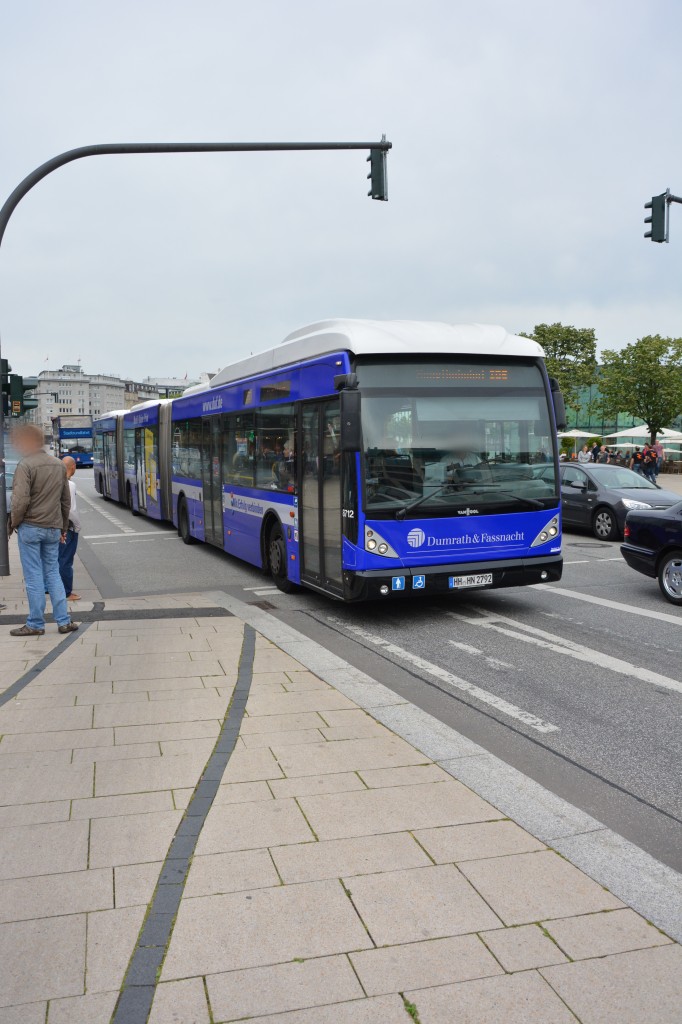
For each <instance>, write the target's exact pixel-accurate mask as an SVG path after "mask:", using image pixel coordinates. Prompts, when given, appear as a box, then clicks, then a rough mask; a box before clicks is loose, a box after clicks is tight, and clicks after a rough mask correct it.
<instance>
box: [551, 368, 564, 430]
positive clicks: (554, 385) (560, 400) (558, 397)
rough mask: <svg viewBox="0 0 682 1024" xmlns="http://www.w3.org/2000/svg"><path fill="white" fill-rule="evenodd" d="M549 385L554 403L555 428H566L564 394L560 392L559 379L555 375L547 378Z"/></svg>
mask: <svg viewBox="0 0 682 1024" xmlns="http://www.w3.org/2000/svg"><path fill="white" fill-rule="evenodd" d="M549 386H550V388H551V390H552V402H553V403H554V420H555V422H556V428H557V430H565V429H566V405H565V404H564V396H563V395H562V394H561V388H560V387H559V381H558V380H557V379H556V378H555V377H550V378H549Z"/></svg>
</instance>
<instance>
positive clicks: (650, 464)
mask: <svg viewBox="0 0 682 1024" xmlns="http://www.w3.org/2000/svg"><path fill="white" fill-rule="evenodd" d="M642 455H643V459H642V471H643V473H644V476H645V477H646V478H647V480H648V481H649V482H650V483H652V484H655V483H656V462H657V459H656V451H655V450H654V448H652V447H651V445H648V444H647V445H645V446H644V451H643V452H642Z"/></svg>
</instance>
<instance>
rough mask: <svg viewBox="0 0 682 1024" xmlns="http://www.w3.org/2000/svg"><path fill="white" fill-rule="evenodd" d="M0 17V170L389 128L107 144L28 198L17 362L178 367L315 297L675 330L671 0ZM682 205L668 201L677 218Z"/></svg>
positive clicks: (310, 312) (335, 3)
mask: <svg viewBox="0 0 682 1024" xmlns="http://www.w3.org/2000/svg"><path fill="white" fill-rule="evenodd" d="M4 22H5V23H4V25H3V31H2V33H0V58H1V59H0V126H1V128H2V135H1V137H2V139H3V160H2V164H1V166H0V193H2V194H3V195H4V194H8V193H9V192H10V191H11V189H12V188H13V187H14V186H15V185H16V183H17V182H18V181H19V180H20V179H21V177H22V176H23V175H24V174H25V173H27V172H28V171H29V170H31V169H32V168H33V167H34V166H36V165H37V164H38V163H40V162H41V161H42V160H44V159H46V158H48V157H49V156H51V155H53V154H54V153H56V152H59V151H61V150H64V149H67V148H70V147H72V146H76V145H81V144H84V143H88V142H100V141H122V140H125V141H142V140H145V141H148V140H152V141H153V140H164V139H166V140H193V139H209V140H211V139H230V140H239V139H260V140H267V139H282V140H287V139H314V140H320V139H373V138H377V137H379V136H380V135H381V133H382V132H383V131H386V132H387V134H388V137H389V138H390V139H391V140H392V141H393V143H394V149H393V151H392V152H391V154H390V156H389V194H390V200H389V202H388V203H387V204H380V203H373V202H371V201H370V200H369V199H367V198H366V195H365V193H366V188H367V185H366V180H365V174H366V170H367V168H366V165H365V161H364V154H361V153H333V154H325V153H320V154H305V153H304V154H268V155H261V154H257V155H256V154H235V155H216V156H169V157H151V156H150V157H112V158H96V159H90V160H86V161H83V162H81V163H79V164H72V165H70V166H69V167H66V168H64V169H62V170H60V171H58V172H56V173H55V174H54V175H52V176H51V177H50V178H48V179H46V180H45V181H44V182H42V183H41V184H40V185H39V186H37V188H36V189H35V190H34V192H33V193H32V194H31V195H30V196H28V197H27V198H26V199H25V200H24V201H23V202H22V203H21V205H20V207H19V208H18V210H17V212H16V214H15V215H14V217H13V218H12V221H11V223H10V226H9V228H8V231H7V234H6V237H5V240H4V242H3V246H2V251H1V252H0V308H1V309H2V324H1V325H0V326H1V328H2V337H3V348H4V350H5V351H6V353H7V354H8V355H9V356H10V358H11V360H12V361H13V363H14V364H16V365H17V366H20V369H21V371H22V372H24V373H29V372H34V371H36V370H37V369H39V368H40V367H41V366H42V364H43V360H44V359H45V356H46V355H47V354H48V353H49V355H50V364H51V365H53V366H56V365H59V363H61V362H62V361H64V362H73V361H74V360H75V358H76V357H77V356H78V355H80V356H81V357H82V359H83V365H84V367H85V368H86V369H88V370H92V371H105V372H106V371H114V372H118V373H122V374H123V373H125V374H126V375H133V376H138V377H141V376H143V375H146V374H159V375H171V374H178V375H183V374H184V373H185V372H186V371H188V372H189V373H190V374H192V373H195V372H199V371H200V370H202V369H214V368H216V367H218V366H223V365H225V364H226V363H227V362H229V361H230V360H232V359H236V358H239V357H241V356H243V355H244V354H247V353H248V352H250V351H256V350H258V349H261V348H265V347H269V346H270V345H273V344H277V343H278V342H279V341H280V340H281V338H283V337H284V336H285V335H286V334H287V333H289V331H291V330H293V329H294V328H296V327H298V326H300V325H302V324H304V323H307V322H310V321H313V320H316V319H319V318H323V317H327V316H333V315H350V316H376V317H414V318H419V319H436V320H450V321H462V320H477V321H484V322H485V321H487V322H495V321H498V322H502V323H504V324H505V326H507V327H508V328H510V329H512V330H521V329H525V330H527V329H530V328H532V326H533V325H534V324H535V323H538V322H541V321H545V320H548V321H551V322H554V321H556V320H563V321H566V322H572V323H577V324H578V325H579V326H594V327H596V329H597V334H598V337H599V338H600V341H601V343H602V344H603V345H605V346H608V347H619V346H620V345H621V344H623V343H625V342H627V341H629V340H632V339H633V338H635V337H637V336H640V335H642V334H646V333H662V334H676V335H680V334H682V323H681V321H682V317H681V313H682V308H681V306H680V300H679V266H680V263H679V252H680V250H681V248H682V212H681V211H680V209H679V208H674V209H673V210H672V230H671V236H672V242H671V244H670V245H669V246H654V245H652V244H651V243H649V242H645V241H644V239H643V237H642V234H643V230H644V227H643V217H644V211H643V209H642V206H643V203H644V201H645V200H646V199H647V198H648V197H649V196H650V195H651V193H652V192H654V191H656V192H657V191H661V190H663V189H664V188H665V187H666V186H667V185H670V186H671V187H672V188H673V190H675V189H677V191H678V192H679V191H681V190H682V181H680V182H677V183H676V181H675V180H673V179H672V178H671V175H672V174H673V173H674V172H675V171H676V170H677V169H678V168H680V167H681V166H682V159H681V156H682V152H681V151H682V143H681V142H680V139H679V133H676V132H674V131H673V130H672V125H671V122H670V116H671V115H670V112H669V104H668V103H667V100H666V97H674V96H675V95H677V94H679V92H680V86H681V85H682V70H681V68H680V63H679V60H678V54H677V52H676V46H677V44H676V39H677V38H678V37H679V30H680V28H681V27H682V24H681V22H682V15H681V14H680V8H679V5H677V4H675V3H674V2H672V0H670V2H654V3H650V4H648V5H646V7H644V6H642V5H639V4H637V3H616V2H610V0H605V2H602V3H600V4H593V3H589V2H587V0H582V2H577V3H573V4H572V5H570V7H568V6H560V5H556V4H546V3H539V2H529V0H517V2H516V3H514V4H509V3H508V2H504V0H500V2H491V0H484V2H479V3H477V4H475V5H471V4H466V3H464V2H459V0H457V2H454V0H422V3H420V4H418V5H416V4H414V3H412V2H409V3H408V2H403V0H390V2H385V0H364V2H357V0H326V2H325V3H324V4H320V3H319V2H314V0H290V2H289V3H287V4H283V3H281V2H278V0H252V2H251V3H250V4H243V3H236V2H231V0H227V2H226V0H220V2H217V0H216V2H212V0H202V2H199V3H196V4H192V5H188V4H186V3H178V2H174V0H170V2H168V0H164V2H160V0H147V2H145V3H144V4H140V3H135V2H132V0H120V2H119V3H117V4H116V5H104V4H90V3H86V2H84V0H66V2H64V3H61V4H59V5H55V4H52V3H49V2H47V0H45V2H29V3H27V4H23V5H14V6H13V8H12V10H11V12H10V13H7V12H5V15H4ZM676 215H678V216H676Z"/></svg>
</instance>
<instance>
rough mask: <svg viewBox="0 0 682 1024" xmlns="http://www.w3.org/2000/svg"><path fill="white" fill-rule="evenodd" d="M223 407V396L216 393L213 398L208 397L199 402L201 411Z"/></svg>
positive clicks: (211, 410)
mask: <svg viewBox="0 0 682 1024" xmlns="http://www.w3.org/2000/svg"><path fill="white" fill-rule="evenodd" d="M222 407H223V396H222V395H216V396H215V398H209V399H208V401H206V402H202V403H201V411H202V412H218V411H219V410H220V409H222Z"/></svg>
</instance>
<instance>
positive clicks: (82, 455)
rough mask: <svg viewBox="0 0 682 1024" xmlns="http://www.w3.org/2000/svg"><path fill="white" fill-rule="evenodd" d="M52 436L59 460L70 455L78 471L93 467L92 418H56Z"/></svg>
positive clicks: (53, 423)
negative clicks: (82, 468)
mask: <svg viewBox="0 0 682 1024" xmlns="http://www.w3.org/2000/svg"><path fill="white" fill-rule="evenodd" d="M52 436H53V439H54V444H55V454H56V455H57V456H58V458H60V459H63V458H64V456H65V455H70V456H71V458H72V459H74V460H75V462H76V468H77V469H80V468H81V467H82V466H87V467H89V466H92V416H80V415H78V416H54V417H53V418H52Z"/></svg>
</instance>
